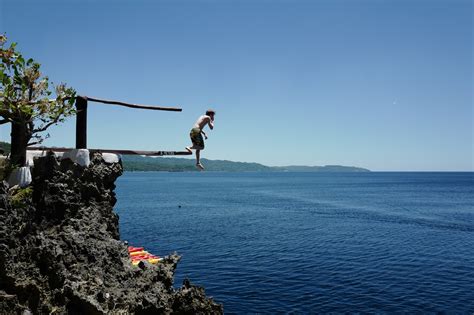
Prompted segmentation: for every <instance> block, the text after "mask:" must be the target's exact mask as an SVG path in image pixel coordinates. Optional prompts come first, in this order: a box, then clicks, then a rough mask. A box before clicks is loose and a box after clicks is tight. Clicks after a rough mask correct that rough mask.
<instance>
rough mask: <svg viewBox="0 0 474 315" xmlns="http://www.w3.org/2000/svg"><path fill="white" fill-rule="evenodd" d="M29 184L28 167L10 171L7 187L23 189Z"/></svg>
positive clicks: (29, 173)
mask: <svg viewBox="0 0 474 315" xmlns="http://www.w3.org/2000/svg"><path fill="white" fill-rule="evenodd" d="M30 183H31V172H30V168H29V167H28V166H23V167H20V168H17V169H15V170H13V171H12V173H11V174H10V177H8V185H9V186H10V187H13V186H15V185H18V186H20V187H21V188H24V187H26V186H28V185H29V184H30Z"/></svg>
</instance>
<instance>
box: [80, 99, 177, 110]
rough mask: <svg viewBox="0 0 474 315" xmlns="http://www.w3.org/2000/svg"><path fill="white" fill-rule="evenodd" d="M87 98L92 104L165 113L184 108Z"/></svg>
mask: <svg viewBox="0 0 474 315" xmlns="http://www.w3.org/2000/svg"><path fill="white" fill-rule="evenodd" d="M85 98H86V99H87V100H89V101H92V102H99V103H104V104H111V105H119V106H125V107H131V108H140V109H151V110H165V111H172V112H181V111H183V109H182V108H176V107H162V106H150V105H140V104H130V103H124V102H119V101H110V100H103V99H99V98H95V97H90V96H85Z"/></svg>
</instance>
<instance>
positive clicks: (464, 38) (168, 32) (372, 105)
mask: <svg viewBox="0 0 474 315" xmlns="http://www.w3.org/2000/svg"><path fill="white" fill-rule="evenodd" d="M472 14H473V4H472V1H470V0H465V1H463V0H445V1H437V0H432V1H428V0H423V1H416V0H415V1H403V0H400V1H383V0H380V1H376V0H371V1H357V0H354V1H349V0H347V1H340V0H339V1H338V0H335V1H329V0H328V1H298V0H295V1H289V0H287V1H277V0H276V1H267V0H265V1H264V0H257V1H237V0H236V1H231V0H223V1H216V0H214V1H200V0H196V1H143V0H136V1H75V0H69V1H64V0H61V1H59V0H58V1H48V0H46V1H21V0H20V1H19V0H15V1H11V0H0V32H2V33H6V34H7V36H8V37H9V39H10V40H12V41H15V42H18V45H19V46H18V47H19V50H20V51H22V52H23V54H24V55H25V56H27V57H33V58H35V59H36V60H37V61H39V62H40V63H41V64H42V70H43V73H44V74H46V75H48V76H49V77H50V79H51V80H52V81H53V82H66V83H67V84H68V85H70V86H72V87H74V88H75V89H76V90H77V92H78V93H79V94H81V95H88V96H93V97H99V98H106V99H117V100H122V101H129V102H134V103H141V104H150V105H162V106H180V107H182V108H183V112H182V113H172V112H154V111H145V110H132V109H127V108H120V107H110V106H107V105H100V104H91V105H90V106H89V129H88V134H89V138H88V145H89V147H94V148H124V149H144V150H176V149H182V148H184V147H185V146H186V145H188V144H189V136H188V134H189V129H190V128H191V126H192V124H193V123H194V121H195V120H196V118H197V117H198V116H199V115H200V114H201V113H203V112H204V111H205V110H206V109H207V108H208V107H212V108H214V109H216V111H217V115H216V127H215V129H214V130H213V131H211V132H208V135H209V140H208V141H207V143H206V145H207V148H206V150H205V151H204V152H203V157H206V158H210V159H227V160H234V161H248V162H259V163H263V164H266V165H325V164H342V165H354V166H361V167H366V168H369V169H371V170H382V171H383V170H388V171H397V170H406V171H412V170H420V171H427V170H441V171H446V170H456V171H460V170H470V171H473V170H474V162H473V160H474V153H473V138H474V136H473V133H474V132H473V121H474V117H473V98H472V90H473V81H472V73H473V63H472V50H473V40H472V35H473V34H472V29H473V25H472ZM50 134H51V138H50V139H48V140H47V141H46V142H45V144H46V145H51V146H53V145H54V146H74V143H75V140H74V136H75V131H74V119H70V120H69V121H68V122H67V123H65V124H63V125H61V126H60V127H55V128H53V129H51V131H50ZM0 140H4V141H5V140H9V127H6V126H3V127H1V128H0Z"/></svg>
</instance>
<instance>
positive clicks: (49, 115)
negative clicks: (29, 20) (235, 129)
mask: <svg viewBox="0 0 474 315" xmlns="http://www.w3.org/2000/svg"><path fill="white" fill-rule="evenodd" d="M6 42H7V37H6V36H5V35H1V34H0V58H1V63H0V117H1V118H0V124H6V123H11V158H10V161H11V163H12V164H13V165H19V166H24V165H25V163H26V148H27V147H28V146H29V145H34V144H40V143H42V142H43V141H44V140H45V139H46V138H48V137H49V135H46V136H44V135H42V134H41V133H42V132H44V131H46V130H47V129H48V128H49V127H51V126H52V125H55V124H58V123H60V122H63V121H64V120H65V118H66V117H68V116H70V115H73V114H75V109H74V100H75V96H76V92H75V91H74V89H72V88H68V87H67V86H66V85H65V84H64V83H61V84H59V85H56V86H55V85H53V83H51V84H50V82H49V78H48V77H47V76H42V74H41V72H40V64H39V63H37V62H35V61H34V60H33V59H31V58H30V59H28V60H26V61H25V58H23V56H22V55H21V54H20V53H19V52H18V51H17V50H16V43H11V44H10V46H9V47H6V46H7V45H6ZM50 85H51V86H52V87H53V88H54V94H53V92H52V91H51V88H50ZM51 97H53V99H51Z"/></svg>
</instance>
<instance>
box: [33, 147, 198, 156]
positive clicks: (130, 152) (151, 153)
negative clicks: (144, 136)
mask: <svg viewBox="0 0 474 315" xmlns="http://www.w3.org/2000/svg"><path fill="white" fill-rule="evenodd" d="M27 150H28V151H53V152H68V151H71V150H73V148H48V147H28V148H27ZM87 150H89V151H90V152H99V153H115V154H122V155H146V156H172V155H192V153H190V152H188V151H138V150H120V149H87Z"/></svg>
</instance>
